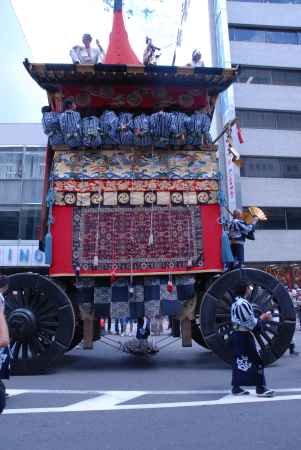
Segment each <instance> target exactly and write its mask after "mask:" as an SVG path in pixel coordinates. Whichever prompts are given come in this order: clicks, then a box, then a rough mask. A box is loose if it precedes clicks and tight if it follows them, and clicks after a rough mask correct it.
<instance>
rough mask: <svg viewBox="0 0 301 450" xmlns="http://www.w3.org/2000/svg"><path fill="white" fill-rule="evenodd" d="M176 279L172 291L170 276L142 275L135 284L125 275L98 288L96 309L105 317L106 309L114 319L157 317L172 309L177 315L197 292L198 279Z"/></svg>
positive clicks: (186, 277) (95, 291)
mask: <svg viewBox="0 0 301 450" xmlns="http://www.w3.org/2000/svg"><path fill="white" fill-rule="evenodd" d="M173 282H174V285H173V291H172V292H169V291H168V289H167V283H168V277H142V278H139V279H136V280H134V281H133V282H132V283H131V281H130V278H128V277H126V278H121V279H118V280H116V281H115V282H114V283H112V285H111V286H98V287H95V288H94V304H95V309H96V312H98V313H99V312H100V311H101V312H103V314H104V316H105V315H106V314H105V311H109V314H108V315H110V316H111V317H112V318H125V317H131V318H138V317H143V316H147V317H149V318H154V317H156V316H157V315H159V314H167V313H169V312H170V311H174V314H177V313H178V312H179V311H180V310H181V308H182V304H183V302H184V301H185V300H189V299H191V298H192V297H193V296H194V295H195V278H194V277H193V276H189V275H183V276H176V277H174V278H173ZM108 305H110V309H108ZM171 315H173V314H171Z"/></svg>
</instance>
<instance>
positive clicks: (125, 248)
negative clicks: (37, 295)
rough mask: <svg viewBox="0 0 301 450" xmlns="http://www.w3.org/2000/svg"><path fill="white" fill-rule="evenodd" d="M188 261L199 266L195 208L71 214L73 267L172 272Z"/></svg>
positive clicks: (198, 227) (89, 210)
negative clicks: (196, 261)
mask: <svg viewBox="0 0 301 450" xmlns="http://www.w3.org/2000/svg"><path fill="white" fill-rule="evenodd" d="M95 256H97V265H94V263H95ZM192 260H198V265H200V266H202V265H203V262H202V227H201V213H200V208H199V207H198V206H196V207H187V206H184V207H183V206H175V207H173V208H168V207H148V208H145V207H136V208H131V207H125V208H116V207H115V208H110V207H107V208H78V207H74V209H73V265H74V266H79V267H81V268H83V269H84V270H91V269H95V270H109V271H113V270H114V269H115V270H128V271H129V272H130V271H145V270H151V271H154V272H156V271H160V270H170V271H171V272H172V270H173V269H185V270H186V269H187V267H188V265H189V264H191V262H192Z"/></svg>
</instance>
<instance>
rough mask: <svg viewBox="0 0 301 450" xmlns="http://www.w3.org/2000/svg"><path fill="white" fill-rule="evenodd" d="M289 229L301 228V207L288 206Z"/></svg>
mask: <svg viewBox="0 0 301 450" xmlns="http://www.w3.org/2000/svg"><path fill="white" fill-rule="evenodd" d="M286 218H287V229H288V230H301V208H286Z"/></svg>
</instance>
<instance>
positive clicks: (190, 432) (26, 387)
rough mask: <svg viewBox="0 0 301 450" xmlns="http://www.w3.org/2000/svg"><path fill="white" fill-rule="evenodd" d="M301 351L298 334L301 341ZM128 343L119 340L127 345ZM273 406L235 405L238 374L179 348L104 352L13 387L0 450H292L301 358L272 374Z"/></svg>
mask: <svg viewBox="0 0 301 450" xmlns="http://www.w3.org/2000/svg"><path fill="white" fill-rule="evenodd" d="M296 337H297V346H298V347H299V348H300V350H301V333H300V332H297V333H296ZM120 339H122V338H120ZM266 376H267V380H268V384H269V387H271V388H274V389H275V390H276V391H277V396H276V397H275V398H274V399H272V400H270V399H267V401H266V399H258V398H257V397H256V396H255V395H254V394H252V393H251V395H250V396H248V397H244V398H239V399H238V398H236V397H233V396H232V395H229V388H230V387H229V383H230V378H231V371H230V369H229V367H228V366H227V365H226V364H224V363H223V362H221V361H219V360H218V359H217V358H216V357H215V356H214V355H213V354H211V353H210V352H207V351H205V350H201V348H200V347H198V346H196V345H195V346H193V347H192V348H181V346H180V345H179V343H174V344H173V345H171V346H169V347H166V348H165V349H162V350H161V351H160V353H159V354H157V355H156V356H151V357H148V358H147V359H141V358H140V359H139V358H137V357H134V356H130V355H126V354H123V353H120V352H118V351H116V350H113V349H111V348H110V347H108V346H106V345H103V344H101V343H95V348H94V350H93V351H83V350H81V349H75V350H73V351H72V352H70V353H68V354H67V355H65V357H64V360H63V361H62V362H61V363H60V364H59V365H58V366H57V367H56V368H55V370H53V371H52V373H49V374H47V375H41V376H32V377H31V376H24V377H13V378H12V379H11V380H10V381H9V382H8V383H7V388H8V390H9V392H10V394H11V396H10V398H9V400H8V404H7V409H6V411H5V414H3V415H1V416H0V442H1V446H0V448H1V450H2V449H7V450H19V449H22V450H24V449H31V450H69V449H70V450H80V449H83V450H107V449H112V450H150V449H151V450H157V449H158V450H159V449H160V450H161V449H162V450H163V449H175V450H178V449H179V450H180V449H181V450H184V449H185V450H186V449H191V450H194V449H198V450H199V449H202V448H203V449H206V450H215V449H218V450H224V449H225V450H242V449H244V450H248V449H252V450H253V449H256V450H257V449H273V450H278V449H279V450H284V449H285V450H287V449H290V448H291V449H295V448H298V445H299V444H300V443H301V437H300V417H301V355H300V356H299V357H291V356H289V355H284V356H283V357H282V358H281V360H279V361H278V362H277V363H275V364H274V365H273V366H272V367H269V368H268V369H267V370H266Z"/></svg>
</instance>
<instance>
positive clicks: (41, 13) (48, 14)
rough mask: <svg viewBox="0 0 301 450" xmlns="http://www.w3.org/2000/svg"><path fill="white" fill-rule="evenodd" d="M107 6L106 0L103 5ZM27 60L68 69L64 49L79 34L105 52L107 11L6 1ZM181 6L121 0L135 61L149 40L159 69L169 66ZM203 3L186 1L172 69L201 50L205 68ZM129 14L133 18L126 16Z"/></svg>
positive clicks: (43, 0) (98, 6) (89, 2)
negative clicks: (157, 50)
mask: <svg viewBox="0 0 301 450" xmlns="http://www.w3.org/2000/svg"><path fill="white" fill-rule="evenodd" d="M106 1H107V2H110V0H106ZM11 2H12V4H13V6H14V9H15V11H16V14H17V16H18V18H19V21H20V24H21V26H22V28H23V31H24V33H25V36H26V38H27V41H28V43H29V45H30V47H31V50H32V54H33V62H41V63H42V62H49V63H56V62H57V63H68V62H70V58H69V49H70V48H71V47H72V46H73V45H75V44H78V43H80V42H81V36H82V35H83V34H84V33H87V32H88V33H90V34H91V35H92V36H93V37H94V38H98V39H99V40H100V42H101V44H102V46H103V47H104V48H107V45H108V39H109V33H110V30H111V26H112V10H111V9H110V8H109V7H107V6H106V3H105V1H103V0H11ZM181 4H182V0H125V4H124V17H125V21H126V27H127V31H128V35H129V39H130V42H131V45H132V47H133V49H134V51H135V52H136V54H137V56H138V58H139V59H141V58H142V54H143V50H144V47H145V36H150V37H151V38H152V39H153V42H154V44H155V45H156V46H158V47H161V48H162V56H161V58H160V64H171V61H172V56H173V52H174V47H175V42H176V36H177V29H178V27H179V21H180V12H181ZM207 7H208V5H207V0H191V2H190V8H189V15H188V19H187V22H186V24H185V27H184V34H183V46H182V48H181V49H180V50H179V52H177V60H176V64H177V65H181V64H186V63H187V62H189V60H190V57H191V53H192V50H193V49H194V48H197V47H198V48H201V49H202V52H203V58H204V60H205V63H206V65H211V57H210V43H209V41H210V39H209V20H208V11H207ZM132 13H133V14H132Z"/></svg>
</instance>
